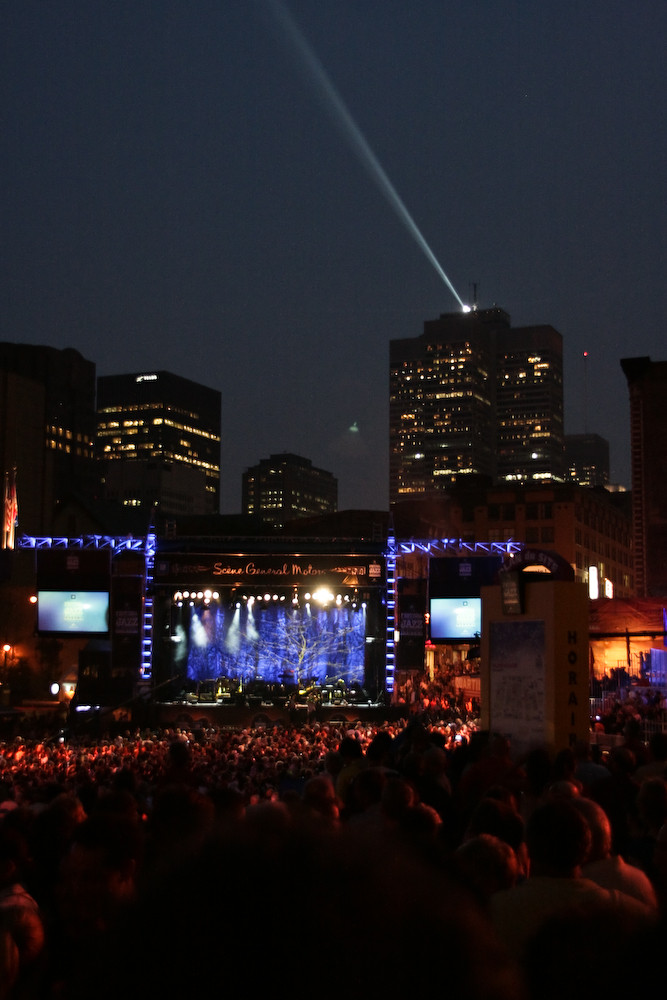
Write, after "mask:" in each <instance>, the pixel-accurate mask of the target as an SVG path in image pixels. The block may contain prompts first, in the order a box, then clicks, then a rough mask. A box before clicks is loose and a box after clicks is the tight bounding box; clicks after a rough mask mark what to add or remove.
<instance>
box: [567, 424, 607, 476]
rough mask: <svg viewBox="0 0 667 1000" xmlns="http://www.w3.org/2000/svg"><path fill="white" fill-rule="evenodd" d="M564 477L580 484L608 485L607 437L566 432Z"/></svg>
mask: <svg viewBox="0 0 667 1000" xmlns="http://www.w3.org/2000/svg"><path fill="white" fill-rule="evenodd" d="M565 479H566V480H567V481H568V482H572V483H579V485H580V486H608V485H609V442H608V441H607V439H606V438H603V437H601V436H600V435H599V434H566V435H565Z"/></svg>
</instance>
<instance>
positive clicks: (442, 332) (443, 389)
mask: <svg viewBox="0 0 667 1000" xmlns="http://www.w3.org/2000/svg"><path fill="white" fill-rule="evenodd" d="M389 422H390V432H389V435H390V458H389V463H390V499H391V502H392V503H396V502H397V501H399V500H404V499H410V498H411V497H429V496H430V497H434V496H438V495H441V494H442V493H443V492H446V491H447V489H448V488H449V487H450V486H451V484H452V483H454V482H456V481H458V480H459V479H460V478H461V477H462V476H470V475H473V476H474V475H477V476H482V477H485V478H487V479H489V480H491V481H494V482H495V481H497V482H507V481H519V482H522V481H525V482H536V481H544V480H554V481H559V480H561V479H562V477H563V378H562V341H561V336H560V334H559V333H558V332H557V331H556V330H554V329H553V327H550V326H536V327H521V328H517V329H512V327H511V324H510V317H509V316H508V315H507V313H505V312H504V311H503V310H502V309H499V308H497V307H494V308H492V309H483V310H473V311H472V312H469V313H448V314H444V315H442V316H440V318H439V319H437V320H431V321H427V322H426V323H425V324H424V332H423V334H422V335H421V336H419V337H413V338H410V339H402V340H393V341H391V344H390V403H389Z"/></svg>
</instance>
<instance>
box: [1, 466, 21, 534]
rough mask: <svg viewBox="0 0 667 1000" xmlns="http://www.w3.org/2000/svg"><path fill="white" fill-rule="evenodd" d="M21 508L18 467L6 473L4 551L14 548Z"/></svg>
mask: <svg viewBox="0 0 667 1000" xmlns="http://www.w3.org/2000/svg"><path fill="white" fill-rule="evenodd" d="M18 516H19V506H18V498H17V495H16V467H14V468H13V469H12V471H11V472H5V525H4V531H3V533H2V547H3V549H13V548H14V538H15V534H16V525H17V523H18Z"/></svg>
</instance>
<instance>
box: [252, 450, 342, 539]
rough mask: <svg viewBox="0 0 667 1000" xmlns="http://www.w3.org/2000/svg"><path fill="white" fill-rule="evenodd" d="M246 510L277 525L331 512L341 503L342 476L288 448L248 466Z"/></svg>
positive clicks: (276, 526) (265, 521)
mask: <svg viewBox="0 0 667 1000" xmlns="http://www.w3.org/2000/svg"><path fill="white" fill-rule="evenodd" d="M242 495H243V513H244V514H248V515H250V516H252V517H257V518H259V519H261V520H262V521H263V522H264V523H265V524H267V525H271V526H272V527H274V528H282V527H284V525H285V524H286V523H287V522H288V521H293V520H296V519H298V518H303V517H311V516H313V515H316V514H330V513H332V512H334V511H335V510H336V509H337V507H338V480H337V479H336V477H335V476H334V475H333V474H332V473H331V472H325V470H324V469H317V468H315V467H314V466H313V464H312V462H311V461H310V460H309V459H307V458H302V457H301V456H300V455H292V454H290V453H288V452H284V453H282V454H279V455H271V456H270V457H269V458H264V459H262V460H261V461H260V462H258V464H257V465H254V466H252V468H249V469H246V471H245V472H244V474H243V482H242Z"/></svg>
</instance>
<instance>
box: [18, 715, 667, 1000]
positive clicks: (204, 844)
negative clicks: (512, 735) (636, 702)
mask: <svg viewBox="0 0 667 1000" xmlns="http://www.w3.org/2000/svg"><path fill="white" fill-rule="evenodd" d="M665 917H667V740H665V738H664V737H662V734H660V736H658V735H656V737H654V738H653V739H652V740H651V742H650V744H648V745H646V744H642V743H641V742H640V741H634V742H633V743H632V744H631V743H630V742H629V741H626V742H624V743H623V744H621V745H619V746H615V747H613V748H612V749H611V750H610V751H609V752H608V754H607V756H606V757H603V756H602V755H601V754H599V753H596V748H595V747H594V746H593V747H591V745H590V744H589V743H588V742H586V743H585V744H582V745H578V746H576V747H573V748H571V749H563V750H561V751H559V752H558V753H555V754H554V753H553V752H549V751H548V750H547V748H546V747H537V748H535V749H534V750H533V751H531V752H530V753H529V754H527V755H526V756H525V757H524V758H523V759H522V760H517V759H515V757H514V756H513V754H512V752H511V747H510V746H509V745H508V742H507V741H506V740H505V739H503V738H501V737H500V736H497V735H493V734H491V733H488V732H482V731H481V730H479V729H475V728H474V727H472V726H471V727H467V726H466V725H465V724H464V723H462V721H461V720H460V719H458V720H455V721H453V722H446V721H442V720H440V721H439V722H437V723H435V724H433V723H432V722H430V721H429V717H428V714H422V715H420V716H417V717H412V718H410V719H405V720H403V721H402V722H400V723H393V724H389V723H384V724H382V725H377V726H368V725H362V724H357V725H355V726H354V727H353V728H352V729H345V728H342V727H341V726H334V725H319V724H314V725H310V726H303V727H301V728H298V729H297V728H293V727H291V726H274V727H273V728H271V727H262V728H258V729H243V730H238V731H236V730H231V729H230V730H226V729H219V728H208V729H201V730H198V731H196V732H189V731H186V730H178V729H171V730H164V731H161V732H134V733H130V732H125V733H124V734H123V735H119V736H116V737H115V738H113V739H107V740H98V741H92V740H89V739H83V738H82V739H78V740H71V739H70V740H68V739H65V738H64V737H62V736H61V737H60V738H50V739H45V740H38V739H30V740H26V739H22V738H15V739H13V740H11V741H10V742H7V743H5V744H2V745H0V1000H2V998H8V1000H14V998H27V997H30V998H32V997H36V998H45V1000H51V998H53V1000H56V998H58V1000H61V998H62V1000H65V998H69V997H72V998H80V997H84V996H85V997H91V996H95V997H100V998H107V997H109V998H110V997H111V996H118V995H121V994H122V995H124V996H126V997H127V996H130V997H134V996H137V997H138V996H144V995H149V994H151V993H152V994H154V993H155V992H156V991H164V993H165V995H178V993H180V992H181V991H183V992H185V991H187V994H188V995H189V994H191V993H200V992H202V993H203V992H204V991H205V992H207V993H208V992H210V991H211V989H217V990H219V989H221V988H222V987H223V986H226V987H229V988H231V987H232V986H233V987H234V988H243V990H244V992H245V993H246V994H248V993H249V994H250V995H253V996H254V995H258V996H259V995H260V994H265V992H266V990H267V989H270V988H276V986H278V985H280V983H281V982H284V985H285V988H287V989H288V992H289V993H290V994H291V995H297V996H300V995H302V994H303V995H305V994H306V993H311V992H312V991H313V990H314V991H316V992H317V994H318V995H319V996H324V997H325V998H328V997H332V998H333V997H334V996H335V997H336V998H340V996H341V995H344V993H345V992H349V990H350V989H363V990H364V991H365V992H366V993H370V995H378V996H379V995H381V994H384V993H385V992H388V991H389V990H393V991H396V990H399V991H400V990H406V991H407V990H410V991H411V992H415V991H417V990H422V989H424V990H429V992H431V991H433V990H434V989H441V988H443V984H445V983H446V988H447V992H450V991H452V990H453V991H454V993H457V992H459V991H461V992H465V995H466V996H467V997H472V998H473V1000H475V998H479V1000H482V998H484V1000H487V998H488V1000H496V998H497V1000H522V998H525V1000H537V998H538V997H539V998H540V1000H544V998H550V997H554V998H555V997H559V998H560V997H562V996H563V995H565V994H567V995H568V996H570V997H572V996H574V997H579V996H581V997H583V996H589V995H590V993H591V992H592V991H593V990H595V991H596V992H597V991H599V992H606V993H607V995H608V996H616V995H619V996H620V995H621V992H620V991H621V990H623V991H624V992H623V995H625V993H626V992H627V991H628V990H629V989H630V988H631V987H632V988H633V989H637V988H639V987H641V986H642V985H643V984H644V982H643V980H641V977H642V975H643V972H639V971H638V968H637V965H636V963H633V964H632V968H631V969H629V968H626V966H625V965H624V964H623V963H624V958H623V956H625V955H627V954H631V953H632V951H633V949H636V948H639V947H641V949H642V954H644V955H647V954H649V951H650V947H651V946H652V943H657V941H658V940H659V938H660V934H662V933H663V932H664V928H665ZM647 949H648V950H647ZM638 977H639V979H640V980H641V981H640V982H639V983H638V982H637V979H638ZM647 982H648V980H647Z"/></svg>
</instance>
